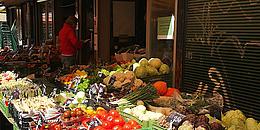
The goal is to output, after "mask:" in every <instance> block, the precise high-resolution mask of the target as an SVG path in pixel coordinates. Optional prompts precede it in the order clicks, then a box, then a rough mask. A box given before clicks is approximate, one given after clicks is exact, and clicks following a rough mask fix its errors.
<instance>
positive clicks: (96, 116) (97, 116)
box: [91, 114, 101, 119]
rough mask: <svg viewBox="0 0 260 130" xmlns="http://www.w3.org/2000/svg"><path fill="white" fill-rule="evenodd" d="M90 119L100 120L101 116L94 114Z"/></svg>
mask: <svg viewBox="0 0 260 130" xmlns="http://www.w3.org/2000/svg"><path fill="white" fill-rule="evenodd" d="M91 118H92V119H93V118H98V119H101V115H97V114H96V115H92V116H91Z"/></svg>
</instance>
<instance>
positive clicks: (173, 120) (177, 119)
mask: <svg viewBox="0 0 260 130" xmlns="http://www.w3.org/2000/svg"><path fill="white" fill-rule="evenodd" d="M185 117H186V116H185V115H182V114H180V113H178V112H173V113H172V114H171V115H169V116H168V117H167V118H166V121H167V122H169V123H170V124H172V125H171V126H170V127H173V126H174V127H178V126H179V125H180V123H181V122H182V120H183V119H184V118H185Z"/></svg>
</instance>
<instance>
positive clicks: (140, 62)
mask: <svg viewBox="0 0 260 130" xmlns="http://www.w3.org/2000/svg"><path fill="white" fill-rule="evenodd" d="M139 64H140V65H141V66H147V65H148V60H147V59H146V58H142V59H141V60H140V61H139Z"/></svg>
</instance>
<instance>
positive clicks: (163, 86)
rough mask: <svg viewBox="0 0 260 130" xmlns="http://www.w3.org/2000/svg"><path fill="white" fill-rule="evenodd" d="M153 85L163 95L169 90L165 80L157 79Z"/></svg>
mask: <svg viewBox="0 0 260 130" xmlns="http://www.w3.org/2000/svg"><path fill="white" fill-rule="evenodd" d="M153 86H154V88H155V89H156V90H157V93H158V94H159V95H161V96H162V95H164V94H165V93H166V92H167V83H166V82H164V81H156V82H154V83H153Z"/></svg>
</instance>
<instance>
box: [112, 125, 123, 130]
mask: <svg viewBox="0 0 260 130" xmlns="http://www.w3.org/2000/svg"><path fill="white" fill-rule="evenodd" d="M112 130H124V129H123V127H122V126H119V125H116V126H114V127H113V128H112Z"/></svg>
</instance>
